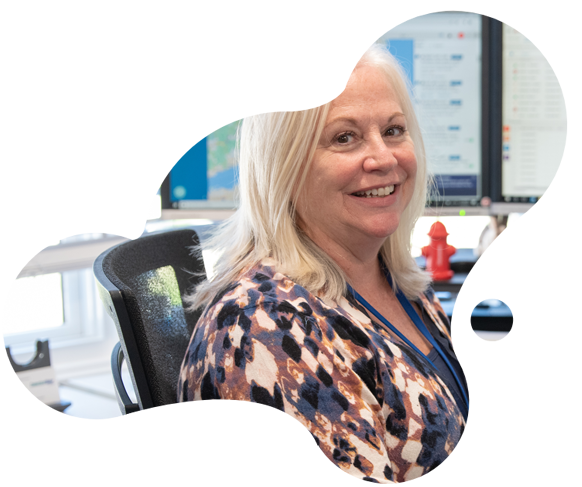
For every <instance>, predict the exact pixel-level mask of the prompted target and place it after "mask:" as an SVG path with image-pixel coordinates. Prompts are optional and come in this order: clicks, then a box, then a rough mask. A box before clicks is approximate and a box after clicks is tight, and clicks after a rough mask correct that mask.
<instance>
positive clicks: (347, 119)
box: [326, 112, 406, 127]
mask: <svg viewBox="0 0 582 487" xmlns="http://www.w3.org/2000/svg"><path fill="white" fill-rule="evenodd" d="M398 117H404V118H406V115H404V113H402V112H394V113H393V114H392V115H390V117H388V120H387V121H386V123H390V122H391V121H392V120H394V119H395V118H398ZM337 122H347V123H351V124H353V125H357V124H358V121H357V120H356V119H355V118H353V117H342V116H339V117H337V118H334V119H332V120H330V121H329V122H328V123H327V124H326V126H327V127H329V126H330V125H332V124H334V123H337Z"/></svg>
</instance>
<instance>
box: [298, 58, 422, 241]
mask: <svg viewBox="0 0 582 487" xmlns="http://www.w3.org/2000/svg"><path fill="white" fill-rule="evenodd" d="M407 129H408V127H407V122H406V118H405V116H404V114H403V110H402V108H401V107H400V103H399V102H398V100H397V98H396V94H395V92H394V90H393V89H392V88H391V87H390V86H389V85H388V82H387V80H386V77H385V76H384V75H383V74H382V73H381V72H380V71H379V70H378V69H377V68H374V67H370V66H362V67H359V68H357V69H356V70H355V72H354V73H353V74H352V76H351V78H350V80H349V82H348V85H347V87H346V89H345V91H344V92H343V93H342V94H341V95H340V96H339V97H337V98H336V99H335V100H334V101H333V102H332V103H331V107H330V110H329V114H328V117H327V120H326V124H325V128H324V130H323V134H322V136H321V139H320V140H319V144H318V147H317V149H316V152H315V156H314V159H313V161H312V164H311V167H310V169H309V172H308V174H307V179H306V184H305V186H304V189H303V191H302V193H301V195H300V197H299V201H298V205H297V213H298V223H299V225H300V226H301V227H302V228H303V229H304V231H306V233H307V234H308V235H309V236H310V237H311V238H312V239H313V240H314V241H315V242H316V243H318V244H319V243H320V240H321V239H322V238H323V239H325V238H327V239H333V241H335V242H337V243H339V244H340V245H343V246H347V247H348V248H354V246H355V248H359V247H360V246H362V245H364V246H366V245H367V246H369V245H370V244H373V245H376V246H378V245H381V244H382V243H383V241H384V240H385V239H386V237H388V236H389V235H391V234H392V233H394V231H395V230H396V229H397V228H398V224H399V222H400V218H401V215H402V212H403V211H404V209H405V208H406V207H407V205H408V204H409V202H410V200H411V198H412V193H413V191H414V183H415V178H416V157H415V155H414V144H413V142H412V139H411V138H410V134H409V133H408V130H407Z"/></svg>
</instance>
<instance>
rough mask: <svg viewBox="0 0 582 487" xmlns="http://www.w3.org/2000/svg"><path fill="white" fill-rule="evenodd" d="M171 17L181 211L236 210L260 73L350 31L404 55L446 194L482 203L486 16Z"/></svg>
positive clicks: (432, 165)
mask: <svg viewBox="0 0 582 487" xmlns="http://www.w3.org/2000/svg"><path fill="white" fill-rule="evenodd" d="M167 22H168V38H167V46H166V48H167V50H168V66H167V72H166V73H165V74H164V70H163V69H162V70H161V73H162V74H161V75H162V76H164V75H167V76H168V77H169V79H168V81H169V83H168V89H169V98H168V99H169V107H168V110H169V134H170V135H169V145H170V147H169V148H170V151H169V152H170V164H169V186H170V187H169V193H170V195H169V196H170V204H171V207H172V208H192V209H194V208H232V207H233V206H235V203H234V200H235V189H236V179H237V178H236V175H237V158H236V152H235V140H236V128H237V125H238V123H239V120H240V118H241V115H242V113H243V108H244V107H245V104H246V102H247V100H248V98H249V96H250V94H251V92H252V90H253V87H254V86H255V83H256V82H257V79H258V77H259V75H260V74H261V72H262V71H263V70H264V69H265V67H266V66H267V65H268V64H269V62H270V61H271V60H272V59H273V58H274V57H275V56H276V55H277V54H278V53H280V52H281V51H283V50H284V49H285V48H287V47H288V46H289V45H291V44H293V43H294V42H296V41H297V40H299V39H302V38H305V37H307V36H311V35H316V34H331V33H341V32H348V31H349V32H360V33H367V34H369V35H371V36H372V37H373V38H374V39H375V40H376V41H377V42H379V43H381V44H383V45H385V46H386V47H387V48H388V49H389V50H390V52H392V53H393V54H394V55H395V56H396V58H397V59H398V60H399V61H400V63H401V64H402V66H403V68H404V71H405V73H406V76H407V77H408V78H409V81H410V84H411V90H412V95H413V100H414V104H415V108H416V110H417V113H418V116H419V119H420V123H421V127H422V131H423V135H424V141H425V145H426V151H427V155H428V165H429V170H430V171H432V173H433V174H434V175H435V176H436V181H437V184H438V186H439V190H440V192H441V193H442V194H444V196H445V197H446V198H447V199H449V200H458V201H459V202H463V203H464V204H465V202H468V203H467V204H478V201H479V199H480V197H481V181H480V178H481V124H482V115H481V104H482V98H481V75H482V74H481V70H482V68H481V50H482V41H481V29H482V21H481V14H479V13H448V12H435V13H423V12H410V13H406V12H369V13H364V12H362V13H355V12H349V13H341V12H338V13H333V12H309V13H307V12H303V13H302V12H281V13H275V12H168V16H167Z"/></svg>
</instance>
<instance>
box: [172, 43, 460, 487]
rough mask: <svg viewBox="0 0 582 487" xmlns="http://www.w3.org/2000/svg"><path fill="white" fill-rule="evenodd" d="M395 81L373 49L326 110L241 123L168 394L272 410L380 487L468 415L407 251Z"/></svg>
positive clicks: (448, 439)
mask: <svg viewBox="0 0 582 487" xmlns="http://www.w3.org/2000/svg"><path fill="white" fill-rule="evenodd" d="M404 79H405V78H404V77H403V75H402V73H401V70H400V68H399V67H398V64H397V63H396V61H395V60H394V58H393V57H392V56H391V55H390V54H389V53H388V52H387V51H386V50H384V49H383V48H382V47H380V46H373V47H372V48H370V49H369V50H368V52H367V53H366V54H365V55H364V57H363V58H362V59H361V60H360V62H359V63H358V65H357V67H356V68H355V70H354V71H353V73H352V75H351V77H350V79H349V81H348V84H347V87H346V89H345V91H344V92H343V93H342V94H341V95H340V96H339V97H338V98H336V99H335V100H333V101H332V102H331V103H328V104H326V105H323V106H321V107H318V108H314V109H312V110H306V111H302V112H286V113H269V114H263V115H258V116H254V117H250V118H247V119H245V120H244V122H243V124H242V129H241V140H240V208H239V210H238V211H237V212H236V214H235V215H234V217H233V218H232V219H230V220H229V221H227V222H226V223H225V224H224V225H223V227H222V229H221V230H220V232H219V234H218V235H217V236H216V237H215V239H214V241H213V242H212V243H211V244H210V245H211V246H212V247H213V248H215V249H220V250H221V251H222V252H223V253H224V254H223V257H222V259H221V261H220V263H219V264H218V266H217V267H216V269H215V271H216V277H215V278H214V279H213V280H212V281H210V282H205V283H203V284H202V285H201V286H200V287H199V288H198V289H197V290H196V292H195V294H194V295H193V296H191V298H190V299H191V305H192V309H196V308H198V307H199V306H202V305H204V306H206V309H205V311H204V313H203V315H202V317H201V318H200V320H199V322H198V324H197V326H196V328H195V331H194V334H193V336H192V340H191V342H190V345H189V348H188V351H187V353H186V356H185V358H184V362H183V365H182V371H181V377H180V383H179V387H178V389H179V391H178V394H179V400H181V401H190V400H198V399H215V398H223V399H237V400H245V401H253V402H258V403H262V404H267V405H270V406H273V407H276V408H278V409H280V410H282V411H285V412H287V413H288V414H291V415H292V416H294V417H295V418H297V419H298V420H299V421H301V423H303V424H304V425H305V426H306V427H307V428H308V429H309V431H310V432H311V433H312V435H313V437H314V438H315V441H316V442H317V443H318V445H319V446H320V448H321V449H322V450H323V452H324V453H325V454H326V455H327V456H328V458H329V459H330V460H331V461H332V462H334V463H336V464H337V465H338V466H339V467H340V468H342V469H343V470H345V471H346V472H348V473H350V474H352V475H355V476H358V477H360V478H363V479H366V480H371V481H376V482H379V483H390V482H403V481H406V480H410V479H413V478H416V477H418V476H420V475H423V474H425V473H427V472H428V471H430V470H432V469H434V468H435V467H436V466H437V465H439V464H440V463H441V462H442V461H443V460H444V459H445V458H446V457H447V456H448V455H449V454H450V453H451V451H452V449H453V448H454V447H455V445H456V444H457V442H458V441H459V438H460V436H461V434H462V431H463V428H464V424H465V419H466V415H467V408H468V401H467V399H466V397H465V396H466V385H465V382H464V377H463V374H462V370H461V368H460V366H459V364H458V362H457V360H456V357H455V355H454V352H453V349H452V347H451V341H450V335H449V333H450V330H449V323H448V321H447V319H446V317H445V315H444V313H443V312H442V308H441V307H440V305H439V303H438V301H437V300H436V298H435V297H434V294H433V293H432V292H431V290H430V289H429V288H428V284H429V280H430V279H429V277H428V275H427V274H425V273H424V272H423V271H421V270H420V269H419V268H418V267H417V266H416V264H415V261H414V259H413V258H412V257H411V255H410V234H411V231H412V228H413V226H414V224H415V222H416V219H417V218H418V216H419V215H420V214H421V213H422V211H423V208H424V202H425V200H426V191H427V175H426V161H425V155H424V148H423V143H422V139H421V136H420V130H419V127H418V123H417V120H416V117H415V115H414V111H413V108H412V105H411V101H410V99H409V97H408V93H407V87H406V84H405V81H404ZM421 330H424V331H425V332H426V333H425V334H423V332H422V331H421ZM447 363H448V364H447ZM449 366H450V367H449Z"/></svg>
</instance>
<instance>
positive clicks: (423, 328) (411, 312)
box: [348, 275, 469, 409]
mask: <svg viewBox="0 0 582 487" xmlns="http://www.w3.org/2000/svg"><path fill="white" fill-rule="evenodd" d="M386 277H387V278H388V284H390V287H393V286H392V283H391V280H392V279H391V276H390V275H387V276H386ZM348 289H349V291H350V292H351V293H352V294H353V296H354V297H355V298H356V299H357V300H358V301H359V302H360V303H362V305H363V306H364V307H365V308H366V309H367V310H368V311H370V313H372V314H373V315H374V316H375V317H376V318H378V319H379V320H380V321H381V322H382V323H383V324H384V325H385V326H387V327H388V328H389V329H390V330H392V332H394V333H395V334H396V335H397V336H398V337H399V338H400V339H401V340H402V341H404V342H405V343H406V344H407V345H408V346H409V347H410V348H412V349H413V350H414V351H415V352H416V353H418V354H420V355H421V356H423V357H424V358H425V359H426V361H427V362H428V363H429V364H430V365H431V366H432V367H433V368H434V369H435V370H438V369H437V367H436V366H435V365H434V363H433V362H432V360H430V359H429V358H428V357H427V356H426V355H425V354H424V353H422V352H421V351H420V350H419V349H418V348H417V347H416V346H415V345H414V344H413V343H412V342H411V341H410V340H409V339H408V338H406V337H405V336H404V335H403V334H402V333H400V331H399V330H398V329H397V328H396V327H395V326H394V325H393V324H392V323H390V322H389V321H388V320H387V319H386V318H384V317H383V316H382V315H381V314H380V313H379V312H378V311H377V310H376V309H375V308H374V307H373V306H372V305H371V304H370V303H368V302H367V301H366V300H365V299H364V298H363V297H362V296H360V295H359V294H358V292H357V291H356V290H355V289H354V288H353V287H352V286H350V285H349V284H348ZM396 297H397V298H398V301H400V304H401V305H402V307H403V308H404V311H406V313H407V314H408V316H409V317H410V319H411V320H412V322H413V323H414V324H415V326H416V327H417V328H418V330H419V331H420V332H421V333H422V334H423V335H424V337H425V338H426V339H427V340H428V341H429V343H430V344H431V345H432V346H433V347H434V349H435V350H436V351H437V352H438V354H439V355H440V356H441V358H442V359H443V361H444V362H445V364H446V365H447V367H448V368H449V370H450V371H451V374H452V375H453V377H454V378H455V381H456V382H457V385H458V386H459V389H460V391H461V394H462V395H463V399H464V401H465V404H466V405H467V409H468V408H469V398H468V397H467V393H466V392H465V388H464V387H463V384H462V382H461V380H460V379H459V376H458V375H457V373H456V372H455V369H454V368H453V366H452V365H451V363H450V361H449V359H448V358H447V356H446V355H445V354H444V352H443V351H442V350H441V347H440V346H439V344H438V343H437V341H436V340H435V338H434V337H433V336H432V334H431V333H430V332H429V331H428V329H427V328H426V325H425V324H424V322H423V321H422V320H421V319H420V316H418V313H417V312H416V310H415V309H414V308H413V307H412V305H411V304H410V301H408V298H407V297H406V296H405V295H404V294H403V293H402V291H400V290H398V291H397V292H396Z"/></svg>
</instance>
